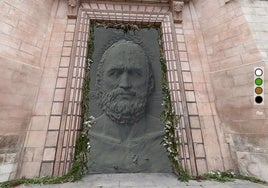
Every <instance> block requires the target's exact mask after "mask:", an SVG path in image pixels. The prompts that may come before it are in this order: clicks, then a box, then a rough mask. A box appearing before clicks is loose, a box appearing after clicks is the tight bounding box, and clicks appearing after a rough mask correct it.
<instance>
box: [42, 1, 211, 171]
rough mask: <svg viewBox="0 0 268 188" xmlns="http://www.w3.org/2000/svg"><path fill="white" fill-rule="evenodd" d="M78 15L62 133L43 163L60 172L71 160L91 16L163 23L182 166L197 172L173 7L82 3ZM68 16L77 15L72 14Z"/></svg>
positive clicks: (79, 115)
mask: <svg viewBox="0 0 268 188" xmlns="http://www.w3.org/2000/svg"><path fill="white" fill-rule="evenodd" d="M76 2H78V1H76ZM69 6H71V5H69ZM74 8H76V7H74ZM77 16H78V17H77V19H76V21H75V23H76V25H75V32H74V37H73V42H72V49H71V56H70V65H69V67H68V69H69V71H68V79H67V88H66V92H65V100H64V104H63V111H62V114H61V123H60V128H59V130H58V132H59V134H58V135H59V137H58V142H57V146H56V154H55V158H54V160H53V161H43V162H42V166H43V165H45V164H47V163H48V162H49V163H51V164H52V166H53V169H52V175H54V176H60V175H63V174H65V173H67V172H68V169H69V168H70V166H71V164H72V161H73V155H74V146H75V139H76V137H77V135H78V134H79V131H80V124H81V109H80V105H79V104H80V102H81V99H82V85H83V76H84V68H85V66H86V64H85V62H86V57H87V39H88V37H89V35H90V31H89V30H90V29H89V28H90V25H91V21H92V20H99V21H113V22H131V23H134V24H148V23H150V24H153V25H158V26H159V25H161V30H162V35H163V37H162V41H163V47H164V55H165V57H166V61H167V75H168V81H169V88H170V91H171V100H172V105H173V109H174V112H175V115H176V117H177V118H179V117H181V118H180V122H179V124H178V127H177V130H176V135H180V148H179V150H180V152H181V156H180V161H181V164H182V166H183V167H184V168H186V169H187V170H188V171H189V172H190V174H192V175H196V174H198V166H199V165H198V164H197V158H196V155H195V151H194V143H193V138H192V129H191V127H190V120H189V114H191V113H190V112H189V108H188V104H187V100H186V94H185V86H184V85H185V83H184V79H183V75H182V74H183V72H182V67H181V62H180V58H179V50H178V46H177V45H178V44H177V38H178V35H177V34H176V33H175V29H177V27H179V28H181V29H182V25H177V26H175V25H174V20H173V16H172V13H171V10H170V7H169V6H168V5H165V6H154V5H149V4H148V5H140V4H129V5H128V4H124V3H123V4H120V3H107V2H106V3H105V2H102V3H82V4H81V8H80V9H79V12H78V15H77ZM69 18H74V17H72V16H71V17H69ZM175 27H176V28H175ZM180 35H181V34H180ZM181 36H183V35H181ZM183 53H185V52H183ZM62 56H64V54H62ZM197 115H198V114H197ZM197 115H193V116H197ZM163 129H164V127H163ZM45 149H46V146H45ZM198 160H199V161H200V160H202V161H201V162H202V164H206V158H205V156H204V157H202V158H199V159H198ZM44 168H45V167H44ZM41 172H42V167H41ZM41 174H42V173H41Z"/></svg>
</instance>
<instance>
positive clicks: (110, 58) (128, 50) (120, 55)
mask: <svg viewBox="0 0 268 188" xmlns="http://www.w3.org/2000/svg"><path fill="white" fill-rule="evenodd" d="M103 58H104V60H105V64H106V65H105V66H107V65H108V64H109V65H108V66H109V67H110V66H127V67H129V66H130V67H132V66H134V67H136V68H138V67H141V68H145V67H146V64H147V61H148V60H147V57H146V55H145V53H144V51H143V49H142V48H141V47H140V46H139V45H138V44H135V43H133V42H131V41H125V40H121V41H119V42H117V43H115V44H113V45H112V46H111V47H110V48H109V49H108V50H107V51H106V52H105V53H104V55H103Z"/></svg>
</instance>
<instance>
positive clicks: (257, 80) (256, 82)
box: [255, 78, 263, 86]
mask: <svg viewBox="0 0 268 188" xmlns="http://www.w3.org/2000/svg"><path fill="white" fill-rule="evenodd" d="M262 82H263V81H262V79H261V78H256V79H255V84H256V85H258V86H260V85H262Z"/></svg>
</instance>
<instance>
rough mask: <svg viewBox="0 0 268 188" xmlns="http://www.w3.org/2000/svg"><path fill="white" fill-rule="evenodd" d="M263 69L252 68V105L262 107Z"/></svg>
mask: <svg viewBox="0 0 268 188" xmlns="http://www.w3.org/2000/svg"><path fill="white" fill-rule="evenodd" d="M263 91H264V68H263V67H255V68H254V104H255V105H263V104H264V94H263Z"/></svg>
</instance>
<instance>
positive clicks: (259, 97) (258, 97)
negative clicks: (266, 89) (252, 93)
mask: <svg viewBox="0 0 268 188" xmlns="http://www.w3.org/2000/svg"><path fill="white" fill-rule="evenodd" d="M262 101H263V98H262V97H261V96H257V97H255V102H256V103H257V104H260V103H262Z"/></svg>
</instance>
